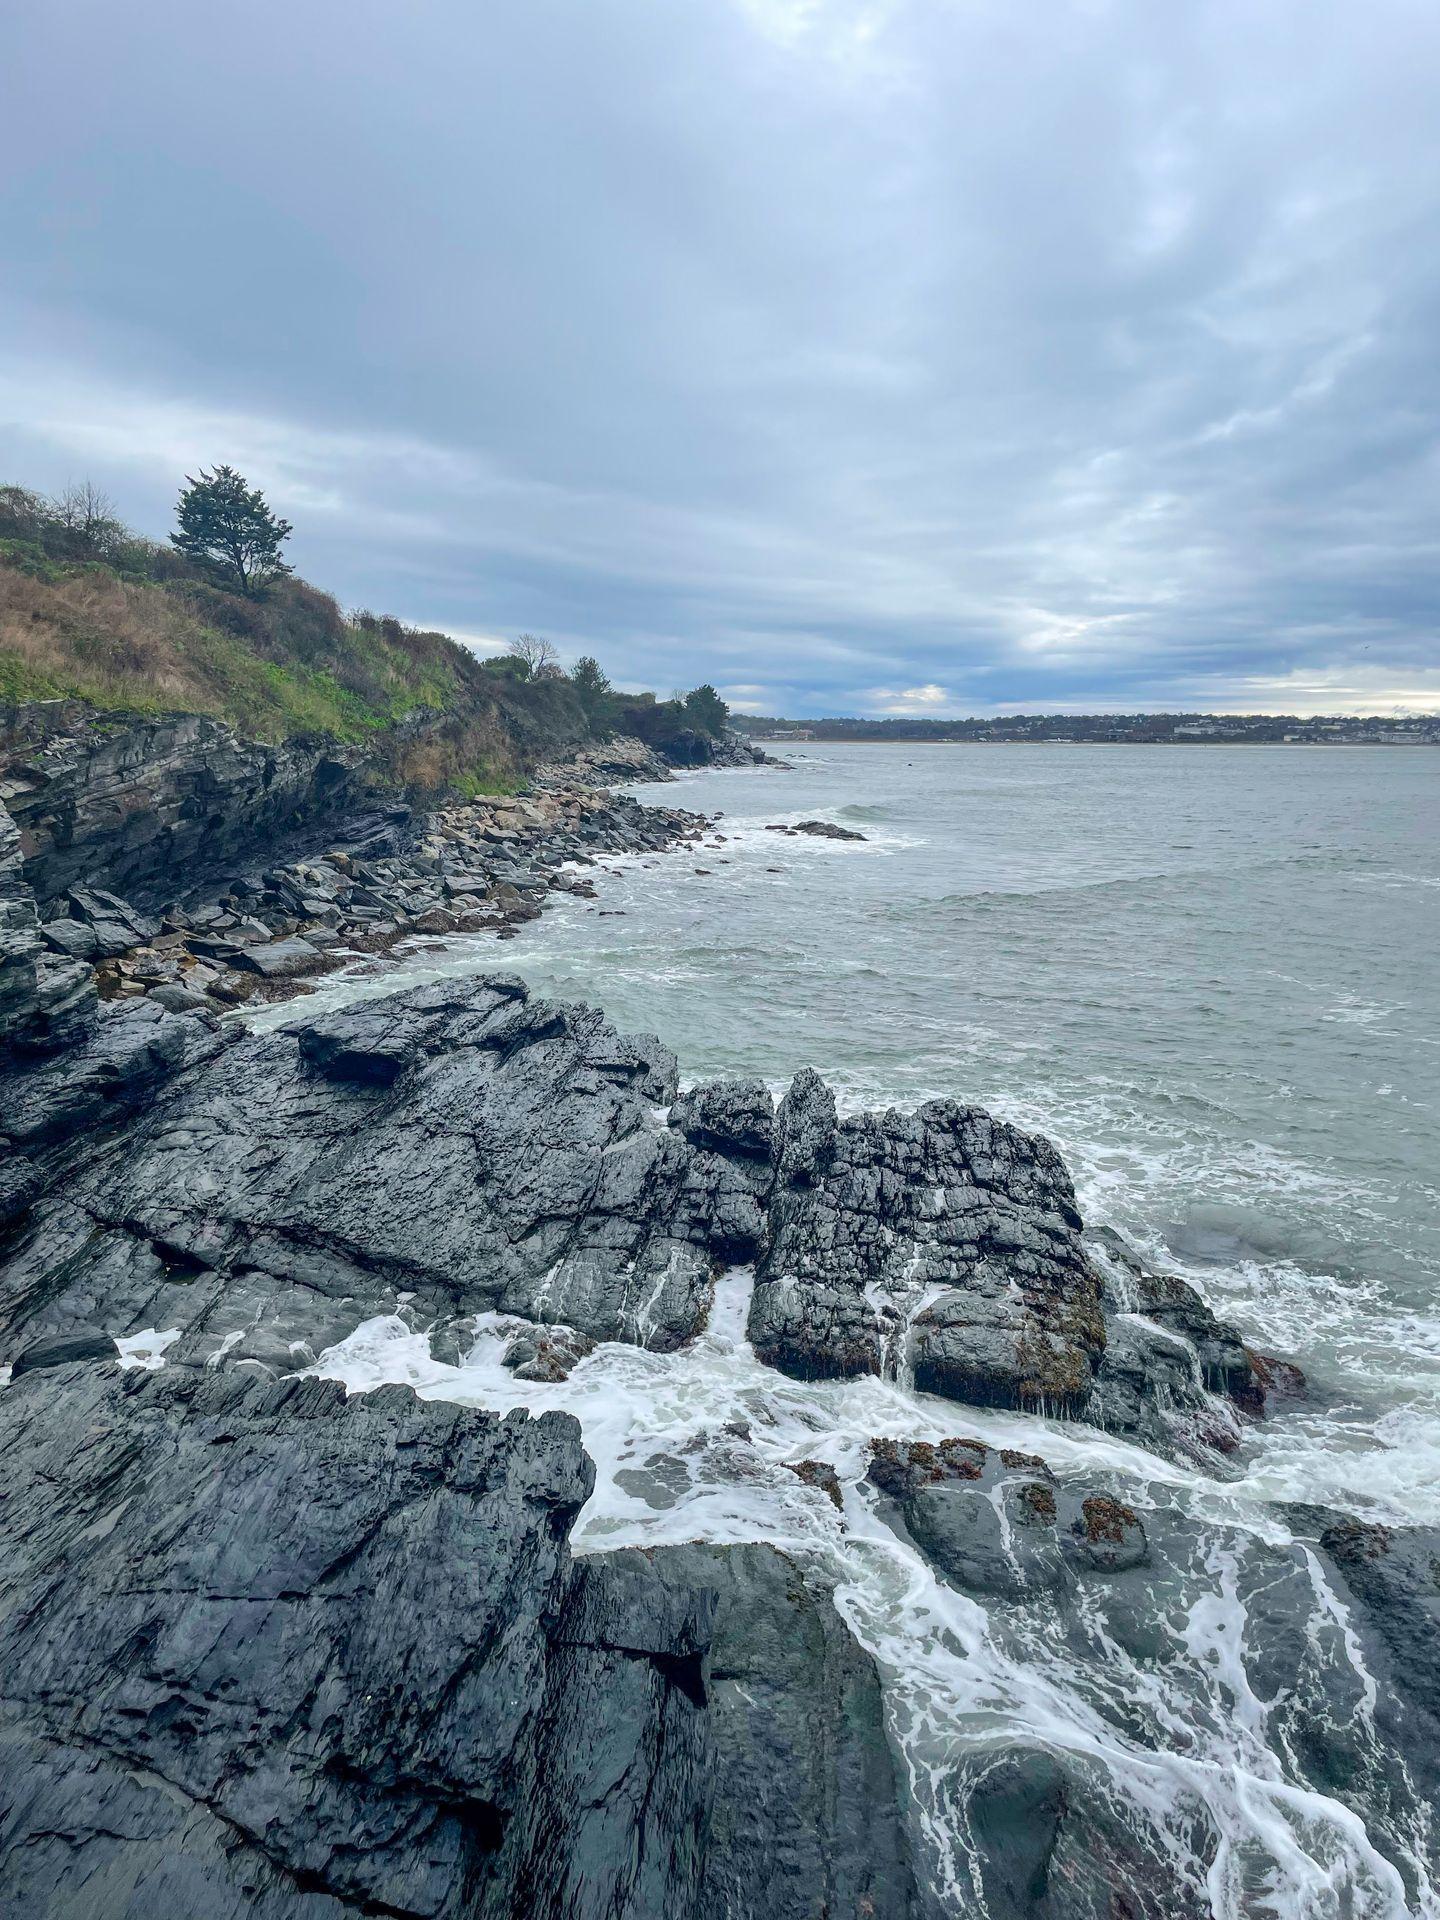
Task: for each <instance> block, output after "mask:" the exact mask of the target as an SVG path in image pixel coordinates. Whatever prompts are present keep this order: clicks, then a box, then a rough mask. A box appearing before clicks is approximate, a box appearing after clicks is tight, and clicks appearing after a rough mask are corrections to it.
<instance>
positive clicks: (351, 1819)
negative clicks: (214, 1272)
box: [0, 1367, 914, 1920]
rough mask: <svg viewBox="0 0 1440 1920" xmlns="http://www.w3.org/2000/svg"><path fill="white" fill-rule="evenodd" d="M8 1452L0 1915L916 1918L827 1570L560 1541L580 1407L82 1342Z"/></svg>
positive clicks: (32, 1407)
mask: <svg viewBox="0 0 1440 1920" xmlns="http://www.w3.org/2000/svg"><path fill="white" fill-rule="evenodd" d="M0 1446H3V1448H4V1453H5V1459H6V1469H7V1478H6V1500H5V1504H4V1508H3V1513H0V1659H3V1662H4V1665H3V1671H4V1672H5V1674H6V1686H5V1694H6V1701H5V1716H4V1726H3V1731H0V1803H3V1804H4V1806H5V1809H6V1817H5V1821H4V1824H3V1827H0V1902H3V1903H4V1905H5V1907H6V1910H7V1911H10V1910H12V1909H13V1910H14V1911H15V1912H17V1913H19V1912H24V1913H27V1914H28V1913H35V1914H55V1915H59V1914H62V1913H78V1912H79V1911H81V1910H82V1908H83V1909H84V1910H85V1911H92V1912H95V1913H97V1914H101V1913H103V1914H104V1915H105V1916H106V1920H148V1917H149V1916H150V1915H153V1914H157V1913H177V1914H178V1913H195V1914H201V1913H203V1914H204V1915H205V1916H206V1920H242V1916H243V1917H244V1920H254V1916H260V1917H261V1920H324V1916H340V1915H347V1916H348V1915H354V1916H356V1917H357V1920H358V1916H360V1915H361V1914H377V1913H387V1914H396V1915H399V1914H405V1915H416V1916H418V1915H421V1914H424V1915H429V1916H432V1920H467V1917H468V1916H473V1915H475V1914H477V1913H479V1914H491V1915H495V1916H497V1920H498V1916H501V1915H512V1914H514V1915H518V1914H522V1913H523V1914H532V1913H533V1914H548V1915H552V1916H559V1915H561V1914H564V1915H566V1916H574V1917H575V1920H669V1916H671V1915H673V1914H678V1913H683V1914H687V1915H691V1916H695V1917H696V1920H729V1917H730V1916H734V1915H737V1914H744V1913H750V1912H753V1911H754V1910H755V1907H754V1900H755V1894H756V1890H757V1889H759V1888H762V1887H763V1889H764V1911H765V1912H766V1914H767V1915H770V1916H773V1920H821V1916H823V1915H825V1914H828V1913H842V1912H843V1913H856V1914H865V1915H867V1916H873V1917H874V1920H908V1916H910V1915H911V1913H912V1910H913V1902H914V1884H913V1879H912V1875H911V1870H910V1864H909V1855H908V1849H907V1843H906V1838H905V1828H904V1817H903V1804H904V1799H903V1796H904V1791H905V1789H904V1786H903V1783H902V1782H901V1781H900V1779H899V1778H898V1777H897V1774H896V1769H895V1765H894V1761H893V1759H892V1756H891V1753H890V1748H889V1744H888V1741H887V1739H886V1735H885V1727H884V1719H883V1714H882V1711H881V1699H880V1689H879V1683H878V1678H877V1675H876V1673H875V1669H874V1666H873V1663H872V1662H871V1661H870V1660H869V1658H868V1657H867V1656H866V1655H865V1654H864V1653H863V1652H862V1651H861V1649H860V1648H859V1647H858V1646H857V1645H856V1643H855V1641H854V1640H853V1638H852V1637H851V1635H850V1633H849V1631H848V1629H847V1628H846V1627H845V1626H844V1625H843V1624H842V1622H841V1620H840V1618H839V1616H838V1614H837V1613H836V1612H835V1609H834V1605H833V1596H832V1590H831V1588H830V1586H829V1585H828V1583H827V1582H826V1581H825V1580H824V1579H823V1578H822V1577H821V1576H820V1575H819V1574H818V1573H815V1572H811V1571H808V1570H806V1569H805V1568H803V1567H802V1566H800V1565H799V1564H798V1563H797V1562H795V1561H793V1560H791V1559H789V1558H788V1557H787V1556H785V1555H784V1554H782V1553H779V1552H777V1551H776V1550H775V1549H774V1548H771V1547H764V1546H751V1547H736V1548H706V1547H680V1548H668V1549H663V1550H660V1551H658V1552H652V1553H641V1552H637V1551H634V1550H630V1551H626V1552H622V1553H615V1554H607V1555H598V1556H592V1557H589V1558H587V1559H585V1560H583V1561H581V1562H578V1563H574V1564H572V1562H571V1560H570V1557H569V1553H568V1549H567V1545H566V1535H567V1532H568V1529H569V1527H570V1525H571V1524H572V1522H573V1519H574V1517H575V1514H576V1513H577V1511H578V1510H579V1508H580V1506H581V1504H582V1503H583V1501H584V1500H585V1498H586V1497H587V1495H588V1493H589V1491H590V1487H591V1477H592V1476H591V1470H590V1467H589V1463H588V1462H587V1461H586V1460H585V1457H584V1455H583V1453H582V1451H581V1448H580V1437H579V1430H578V1428H577V1427H576V1425H575V1423H574V1422H573V1421H572V1420H570V1419H569V1418H568V1417H566V1416H563V1415H557V1414H547V1415H545V1416H544V1417H542V1418H541V1419H539V1420H531V1419H528V1418H526V1417H524V1416H522V1415H518V1414H516V1415H511V1416H509V1417H508V1418H506V1419H503V1420H502V1419H500V1418H499V1417H497V1416H496V1415H494V1414H490V1413H483V1412H480V1411H477V1410H475V1409H472V1408H463V1407H456V1406H447V1405H443V1404H440V1403H435V1402H425V1401H418V1400H417V1399H416V1398H415V1396H414V1395H413V1394H412V1393H410V1391H409V1390H408V1389H406V1388H397V1387H389V1388H384V1389H381V1390H379V1391H377V1392H374V1393H369V1394H359V1395H353V1396H349V1397H347V1396H346V1394H345V1392H344V1390H343V1389H342V1388H341V1387H340V1386H339V1385H338V1384H336V1383H334V1382H330V1381H320V1380H295V1379H290V1380H284V1381H281V1382H278V1383H276V1382H268V1381H265V1380H263V1379H261V1378H259V1377H258V1376H257V1375H254V1374H249V1373H244V1372H233V1371H232V1372H228V1373H215V1372H212V1371H209V1370H203V1369H202V1370H200V1371H196V1370H194V1369H192V1368H186V1367H167V1368H164V1369H162V1370H161V1371H159V1372H155V1373H138V1372H132V1373H130V1374H121V1373H120V1372H119V1370H118V1369H114V1368H110V1369H102V1368H96V1369H90V1370H84V1371H82V1370H78V1369H73V1368H72V1369H71V1370H69V1371H68V1372H67V1373H66V1374H64V1375H63V1376H56V1377H55V1378H54V1379H53V1380H45V1381H41V1380H38V1379H37V1378H36V1377H34V1376H33V1375H32V1376H30V1377H28V1378H22V1379H20V1380H18V1381H17V1382H15V1383H14V1384H13V1385H12V1386H11V1387H10V1388H9V1389H7V1390H6V1392H5V1393H4V1394H3V1395H0ZM22 1654H23V1657H21V1656H22Z"/></svg>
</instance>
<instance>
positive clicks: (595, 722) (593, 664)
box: [570, 653, 615, 734]
mask: <svg viewBox="0 0 1440 1920" xmlns="http://www.w3.org/2000/svg"><path fill="white" fill-rule="evenodd" d="M570 684H571V685H572V686H573V687H574V689H575V694H576V698H577V699H578V700H579V702H580V706H581V709H582V711H583V712H584V715H585V718H586V719H587V720H588V721H589V723H590V731H591V732H592V733H596V734H603V733H606V732H608V731H609V729H610V727H611V726H612V725H613V724H614V720H615V693H614V689H613V688H612V687H611V685H610V682H609V680H608V678H607V677H606V675H605V674H604V673H603V672H602V671H601V668H600V662H599V661H598V660H597V659H595V657H594V656H593V654H588V653H586V654H582V655H581V657H580V658H579V659H578V660H577V661H576V662H575V666H574V669H573V671H572V672H571V675H570Z"/></svg>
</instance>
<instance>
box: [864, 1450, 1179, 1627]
mask: <svg viewBox="0 0 1440 1920" xmlns="http://www.w3.org/2000/svg"><path fill="white" fill-rule="evenodd" d="M867 1478H868V1479H869V1480H870V1481H871V1482H872V1483H873V1484H874V1485H875V1486H876V1487H878V1488H879V1489H880V1490H881V1492H882V1493H883V1494H885V1495H886V1496H888V1499H889V1500H890V1501H891V1502H893V1511H894V1512H895V1515H896V1518H897V1519H898V1520H899V1522H900V1523H901V1525H902V1526H903V1528H904V1531H905V1532H906V1533H907V1534H908V1535H909V1537H910V1538H911V1540H912V1541H913V1542H914V1544H915V1545H916V1546H917V1547H918V1548H919V1550H920V1552H921V1553H922V1554H924V1556H925V1558H926V1559H927V1560H928V1561H930V1563H931V1564H932V1565H933V1566H934V1568H935V1570H936V1571H937V1572H938V1573H939V1574H941V1575H942V1576H943V1578H945V1579H946V1580H948V1581H949V1582H950V1583H951V1585H952V1586H957V1587H959V1588H961V1589H962V1590H963V1591H964V1592H966V1593H971V1594H977V1595H983V1596H989V1597H992V1598H996V1599H1028V1598H1032V1597H1034V1596H1035V1595H1037V1594H1042V1593H1053V1592H1057V1591H1059V1590H1061V1589H1064V1588H1066V1587H1068V1586H1069V1585H1071V1584H1072V1580H1073V1577H1074V1575H1076V1574H1091V1573H1104V1574H1114V1573H1127V1572H1129V1571H1130V1570H1131V1569H1133V1568H1135V1567H1139V1566H1142V1565H1144V1563H1145V1560H1146V1558H1147V1542H1146V1536H1145V1528H1144V1525H1143V1524H1142V1522H1141V1520H1140V1517H1139V1515H1138V1514H1136V1513H1134V1512H1133V1511H1132V1510H1131V1509H1130V1508H1129V1507H1127V1506H1125V1505H1124V1504H1123V1503H1122V1502H1120V1501H1118V1500H1115V1499H1113V1498H1111V1497H1110V1496H1108V1495H1105V1494H1088V1495H1082V1494H1080V1493H1077V1492H1076V1491H1075V1490H1074V1489H1072V1488H1070V1487H1067V1486H1065V1485H1062V1484H1061V1483H1059V1482H1057V1480H1056V1478H1055V1476H1054V1474H1052V1473H1051V1471H1050V1469H1049V1468H1048V1467H1047V1466H1046V1464H1045V1462H1044V1461H1043V1460H1041V1459H1038V1458H1037V1457H1036V1456H1035V1455H1034V1454H1026V1453H1017V1452H1014V1451H1012V1450H1010V1449H996V1448H993V1447H987V1446H985V1445H983V1444H982V1443H981V1442H980V1441H978V1440H944V1441H941V1442H940V1443H939V1444H938V1445H932V1444H930V1443H929V1442H925V1441H898V1440H875V1441H872V1442H871V1447H870V1465H869V1469H868V1473H867Z"/></svg>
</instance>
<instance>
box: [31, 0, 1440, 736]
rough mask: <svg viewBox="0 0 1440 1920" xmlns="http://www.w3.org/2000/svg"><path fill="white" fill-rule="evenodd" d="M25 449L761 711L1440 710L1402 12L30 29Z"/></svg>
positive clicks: (1423, 253)
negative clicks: (212, 508)
mask: <svg viewBox="0 0 1440 1920" xmlns="http://www.w3.org/2000/svg"><path fill="white" fill-rule="evenodd" d="M9 41H10V44H9V47H8V49H7V52H8V56H9V59H8V73H7V77H6V78H5V79H4V80H0V88H3V89H4V92H5V95H6V96H7V97H5V98H0V233H3V240H4V249H5V250H4V257H5V259H6V261H7V264H8V272H7V276H6V280H5V283H4V288H3V290H0V369H3V370H0V449H3V465H4V467H5V469H6V470H7V471H8V473H10V474H13V476H14V477H17V478H21V479H25V480H29V481H31V482H32V483H36V484H40V485H58V484H62V483H63V482H64V481H65V480H67V479H68V478H70V477H71V476H74V475H77V474H80V473H86V472H88V473H91V474H93V475H94V476H95V477H96V478H98V479H100V480H101V481H102V482H103V483H104V484H106V485H107V486H108V487H109V489H110V490H111V491H112V492H113V493H114V494H115V495H116V496H117V498H118V499H119V500H120V502H121V504H122V506H123V507H124V509H125V511H126V512H127V514H128V515H129V517H131V518H132V519H134V520H135V521H137V522H138V523H140V524H144V525H147V526H149V527H151V528H153V529H155V530H156V531H159V530H160V529H161V528H163V527H164V526H165V525H166V524H167V522H168V516H169V509H170V505H171V502H172V499H173V493H174V488H175V485H176V482H177V478H178V476H179V474H180V473H181V472H182V471H183V470H184V469H185V468H186V467H187V466H188V467H190V468H191V469H192V470H193V467H194V465H195V463H197V462H207V463H208V462H210V461H212V460H216V459H227V460H231V461H233V462H234V463H235V464H237V465H239V466H241V467H242V468H243V470H245V471H246V472H247V473H248V474H250V475H251V476H252V477H253V478H255V479H258V480H259V481H260V482H261V484H263V485H265V486H266V488H267V490H268V491H269V492H270V493H271V495H272V497H273V498H274V499H275V500H276V502H277V503H278V504H280V505H281V506H282V507H283V509H284V511H285V512H286V513H287V514H288V515H289V517H291V518H292V519H293V520H294V521H295V522H296V525H297V529H298V531H297V536H296V541H295V546H296V549H297V559H298V560H299V562H300V564H301V566H302V569H303V570H304V571H305V572H306V573H308V574H309V575H310V576H311V577H313V578H315V579H316V580H318V581H321V582H323V583H325V584H328V585H330V586H332V587H333V588H334V589H335V590H336V591H338V592H339V593H340V595H341V596H342V598H344V599H346V600H347V601H349V602H351V603H355V604H370V605H375V606H380V607H385V608H390V609H393V610H395V611H397V612H400V613H402V614H403V615H405V616H406V617H408V618H412V619H416V620H419V621H423V622H426V623H434V624H440V625H445V626H448V627H450V628H451V629H452V630H455V631H459V632H462V633H466V634H470V635H475V636H478V637H479V638H481V639H482V640H484V639H485V638H487V637H491V636H494V635H499V634H504V633H509V632H514V631H516V630H518V629H520V628H530V629H532V630H537V631H543V632H547V633H550V634H552V635H553V636H554V637H555V638H556V639H557V641H559V642H560V643H561V644H562V646H565V647H567V648H569V649H570V650H572V651H578V650H581V649H593V650H595V651H597V652H598V653H600V655H601V657H602V658H603V659H604V660H605V661H606V662H607V664H608V665H610V667H611V669H612V671H613V672H614V673H615V674H616V676H617V677H618V678H621V679H623V680H626V681H628V682H631V683H634V684H639V683H645V684H656V685H659V686H661V687H669V686H671V685H674V684H677V683H688V682H691V681H693V680H696V679H700V678H710V679H713V680H715V681H716V683H717V684H720V685H723V686H726V687H728V688H730V689H731V690H732V694H733V697H734V698H735V699H736V700H737V703H739V704H742V705H745V706H748V707H750V708H751V709H752V710H758V709H761V708H766V707H770V708H779V709H783V710H786V711H790V712H836V711H857V710H858V711H888V710H895V709H896V708H897V707H899V708H902V709H904V710H922V711H925V712H942V711H947V710H959V711H976V710H984V709H988V708H990V707H993V706H997V705H999V706H1017V705H1018V706H1028V707H1032V708H1033V707H1036V706H1055V707H1070V708H1074V707H1083V706H1091V707H1094V706H1136V705H1149V706H1154V705H1190V706H1195V705H1204V706H1230V707H1289V708H1301V709H1304V708H1311V709H1313V708H1329V707H1337V708H1338V707H1344V706H1352V707H1353V706H1373V705H1386V704H1390V703H1392V702H1400V703H1407V704H1417V703H1422V702H1424V703H1431V704H1440V650H1437V646H1436V640H1435V608H1436V604H1437V587H1440V533H1437V527H1440V511H1437V508H1440V498H1437V496H1440V460H1437V450H1436V449H1437V412H1440V373H1437V367H1436V361H1435V355H1434V351H1433V342H1434V339H1435V338H1436V331H1437V326H1436V323H1437V319H1440V312H1437V309H1440V249H1437V247H1436V244H1435V235H1436V231H1437V229H1436V213H1437V202H1440V126H1437V124H1436V116H1435V114H1434V112H1433V93H1434V83H1435V77H1436V72H1437V55H1440V15H1437V14H1435V13H1434V11H1433V10H1432V9H1428V8H1424V7H1421V6H1420V5H1418V4H1414V3H1413V0H1372V4H1371V5H1369V6H1367V7H1366V8H1364V9H1360V8H1348V9H1344V8H1324V9H1321V8H1315V7H1313V6H1312V5H1309V4H1306V3H1305V0H1273V4H1271V5H1269V6H1267V7H1266V8H1264V9H1260V8H1256V7H1254V6H1253V5H1252V4H1250V0H1198V3H1197V4H1196V5H1194V6H1192V7H1187V8H1169V7H1156V6H1154V5H1153V4H1150V0H1091V3H1089V4H1081V3H1079V0H1077V3H1076V4H1071V5H1060V4H1041V5H1037V6H1034V7H1025V8H1015V7H1013V6H1005V5H1002V4H1000V0H971V3H970V4H965V5H960V4H958V0H893V4H883V3H882V0H687V4H686V5H685V6H683V7H672V6H665V5H658V4H656V3H655V0H589V3H588V4H586V5H583V6H582V5H575V4H567V5H561V4H559V0H492V4H490V5H487V6H486V7H484V8H473V7H469V6H462V5H460V4H458V0H431V4H429V5H427V6H425V7H423V8H410V7H401V6H400V5H398V4H395V3H393V0H392V3H391V4H386V5H379V4H364V3H363V0H362V3H361V4H345V5H343V6H342V5H340V4H339V3H338V0H311V4H309V5H307V6H305V7H303V8H282V7H280V6H279V5H278V4H277V3H276V0H246V4H244V5H240V4H236V3H235V0H221V4H217V5H216V6H213V7H209V8H205V9H194V8H185V7H181V6H180V5H178V4H171V3H168V0H152V4H150V5H148V6H147V7H145V8H143V9H138V10H134V9H132V10H122V11H121V12H117V11H116V10H115V9H114V8H112V7H110V6H108V5H103V4H99V3H98V0H85V3H84V4H81V3H79V0H20V5H19V9H18V16H16V17H13V18H12V22H11V25H10V28H9Z"/></svg>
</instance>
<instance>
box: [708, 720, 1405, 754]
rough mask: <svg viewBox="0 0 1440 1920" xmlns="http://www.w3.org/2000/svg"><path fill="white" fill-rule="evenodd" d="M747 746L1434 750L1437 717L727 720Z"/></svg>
mask: <svg viewBox="0 0 1440 1920" xmlns="http://www.w3.org/2000/svg"><path fill="white" fill-rule="evenodd" d="M732 717H733V720H734V723H735V725H736V726H737V727H738V728H739V729H740V730H741V732H743V733H745V734H746V735H748V736H749V738H750V739H752V740H765V741H786V740H794V741H800V740H882V741H883V740H896V741H911V742H914V743H916V744H923V743H925V742H930V741H936V742H944V741H990V742H995V741H1010V742H1014V741H1020V742H1027V741H1047V742H1050V743H1051V744H1062V743H1070V744H1087V743H1088V744H1101V743H1105V744H1109V743H1112V742H1120V743H1129V744H1138V745H1155V744H1163V745H1175V746H1219V745H1232V746H1233V745H1235V744H1236V743H1239V744H1242V745H1244V744H1250V745H1258V746H1265V745H1284V746H1366V747H1414V746H1440V714H1434V713H1428V714H1400V715H1382V714H1372V715H1365V716H1362V717H1357V716H1354V715H1344V714H1318V715H1315V716H1313V717H1311V718H1309V719H1301V718H1299V717H1297V716H1296V715H1294V714H1267V713H1260V714H1217V713H1081V714H1076V713H1010V714H1003V715H1000V716H998V717H991V718H989V719H979V718H971V719H964V720H928V719H923V718H916V717H914V716H908V715H907V716H899V715H897V716H893V717H890V718H886V719H880V720H858V719H828V720H780V719H773V718H767V717H762V716H758V715H751V714H738V713H737V714H734V715H733V716H732Z"/></svg>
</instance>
